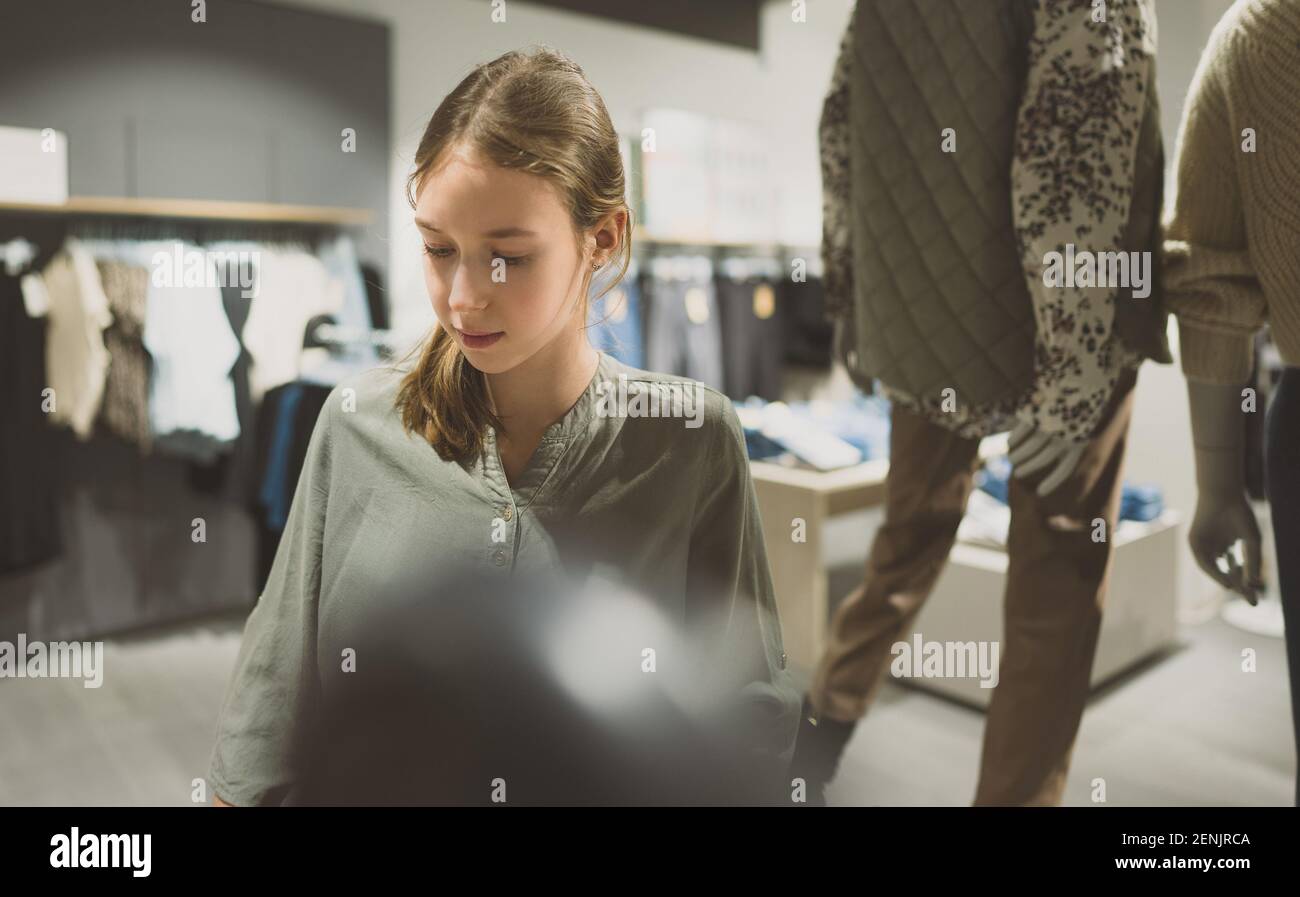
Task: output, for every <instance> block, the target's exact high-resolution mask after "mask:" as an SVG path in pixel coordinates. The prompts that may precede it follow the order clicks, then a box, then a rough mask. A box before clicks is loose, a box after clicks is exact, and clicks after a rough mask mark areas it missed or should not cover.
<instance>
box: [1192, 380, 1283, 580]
mask: <svg viewBox="0 0 1300 897" xmlns="http://www.w3.org/2000/svg"><path fill="white" fill-rule="evenodd" d="M1187 397H1188V403H1189V406H1190V410H1191V415H1192V445H1193V448H1192V451H1193V452H1194V454H1195V456H1196V495H1197V498H1196V516H1195V517H1194V518H1193V519H1192V527H1191V530H1190V531H1189V532H1188V534H1187V541H1188V542H1189V543H1190V545H1191V549H1192V555H1193V556H1194V557H1195V558H1196V563H1197V564H1198V565H1200V568H1201V569H1202V570H1204V571H1205V573H1206V574H1207V575H1208V576H1209V577H1210V578H1211V579H1213V580H1214V581H1215V582H1217V583H1218V584H1219V585H1221V586H1223V587H1224V588H1225V589H1231V590H1232V591H1234V592H1239V593H1241V594H1242V595H1243V596H1245V598H1246V600H1247V601H1249V602H1250V603H1251V604H1252V605H1253V604H1257V603H1258V602H1259V597H1258V593H1259V592H1260V591H1262V590H1263V588H1264V583H1263V580H1262V579H1261V578H1260V563H1259V546H1260V538H1259V525H1258V524H1257V523H1256V522H1255V512H1254V511H1253V510H1251V507H1250V502H1249V501H1248V500H1247V498H1246V474H1245V471H1246V464H1245V437H1244V434H1245V428H1244V427H1243V426H1242V417H1241V415H1242V410H1241V385H1240V384H1219V383H1203V382H1200V381H1193V380H1189V381H1188V382H1187ZM1238 540H1241V542H1242V554H1243V556H1244V557H1245V562H1246V563H1245V566H1244V567H1243V566H1242V565H1241V564H1240V563H1238V561H1237V558H1236V557H1235V555H1234V554H1233V552H1232V551H1231V549H1232V547H1233V546H1234V545H1235V544H1236V543H1237V541H1238ZM1220 560H1222V562H1223V565H1224V568H1225V569H1220V568H1219V563H1220Z"/></svg>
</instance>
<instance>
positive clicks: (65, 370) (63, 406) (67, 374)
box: [41, 239, 113, 441]
mask: <svg viewBox="0 0 1300 897" xmlns="http://www.w3.org/2000/svg"><path fill="white" fill-rule="evenodd" d="M41 277H42V280H43V281H44V285H45V292H46V294H47V295H48V297H49V303H50V308H49V316H48V319H49V323H48V325H47V328H46V354H45V366H46V373H45V381H46V384H47V385H48V386H49V387H50V388H51V389H52V390H54V393H53V408H52V410H51V412H50V419H51V420H53V421H55V422H57V423H61V424H66V425H68V426H70V427H71V428H72V431H73V432H74V433H75V434H76V435H77V438H78V439H81V440H83V441H84V440H87V439H89V438H90V436H91V432H92V430H93V428H94V423H95V416H96V414H98V412H99V406H100V403H101V402H102V401H103V397H104V385H105V382H106V380H107V377H108V365H109V354H108V348H107V347H106V346H105V345H104V330H105V329H106V328H107V327H108V326H109V325H110V324H112V323H113V315H112V312H111V311H110V310H109V306H108V297H107V296H105V295H104V289H103V286H102V284H101V283H100V280H99V271H98V269H97V268H96V267H95V262H94V259H93V258H91V256H90V254H89V253H88V252H87V251H86V250H85V249H84V248H83V247H82V246H81V245H80V244H79V243H78V242H77V241H76V240H74V239H69V240H67V241H66V242H65V243H64V246H63V249H61V250H60V251H59V252H58V254H57V255H55V256H54V258H53V259H51V260H50V262H49V264H47V265H46V266H45V270H44V271H43V272H42V274H41Z"/></svg>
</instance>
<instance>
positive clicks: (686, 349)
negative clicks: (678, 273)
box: [641, 277, 724, 390]
mask: <svg viewBox="0 0 1300 897" xmlns="http://www.w3.org/2000/svg"><path fill="white" fill-rule="evenodd" d="M643 284H644V287H643V289H642V291H641V295H642V298H643V299H644V300H645V301H646V303H647V306H648V307H647V309H646V335H645V346H646V350H645V361H646V368H647V369H648V370H651V371H659V372H661V373H664V374H676V375H678V376H682V377H690V378H691V379H692V380H699V381H700V382H701V383H703V384H704V385H706V386H712V387H713V388H714V389H717V390H722V389H723V388H724V386H723V375H722V327H721V325H720V324H719V322H718V301H717V292H716V290H715V289H714V286H713V281H712V280H668V279H663V278H657V277H646V278H645V280H644V282H643Z"/></svg>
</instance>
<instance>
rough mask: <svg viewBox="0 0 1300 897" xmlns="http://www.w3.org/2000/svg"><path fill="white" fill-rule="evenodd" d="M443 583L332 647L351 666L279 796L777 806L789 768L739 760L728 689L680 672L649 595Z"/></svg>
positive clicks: (382, 801)
mask: <svg viewBox="0 0 1300 897" xmlns="http://www.w3.org/2000/svg"><path fill="white" fill-rule="evenodd" d="M438 578H439V581H440V584H439V585H437V586H433V587H430V586H427V585H426V586H422V587H415V588H409V589H405V590H394V592H393V594H392V595H389V596H386V597H385V599H384V600H381V601H378V602H375V606H377V607H378V608H379V609H378V610H377V611H376V612H375V613H373V614H371V613H370V612H369V610H368V611H367V614H368V616H367V618H366V620H365V621H364V624H363V625H362V628H361V629H360V630H359V631H358V632H357V638H356V639H355V644H353V645H349V646H342V647H355V649H356V657H357V668H356V671H355V672H351V673H345V672H338V673H330V674H327V675H326V677H325V679H326V681H322V692H323V694H324V695H325V697H324V698H323V701H322V705H323V706H322V708H321V716H320V728H319V730H317V732H316V734H315V737H314V738H313V743H312V745H311V747H310V750H311V753H312V757H311V760H310V763H309V764H308V767H309V771H308V773H307V775H306V776H305V778H304V779H303V780H301V781H300V782H299V783H298V785H297V786H296V787H295V789H294V791H293V793H292V794H291V795H290V797H289V800H288V801H287V803H290V804H307V805H312V804H317V805H318V804H328V805H453V806H473V805H482V806H491V805H494V804H495V803H499V802H500V801H494V800H493V797H494V793H495V794H496V795H497V796H498V797H500V796H501V790H500V786H501V784H502V783H504V797H505V801H504V803H505V805H507V806H520V805H522V806H575V805H577V806H580V805H635V806H648V805H754V804H762V803H769V802H774V801H775V799H776V792H775V791H774V790H773V789H774V788H775V787H776V786H777V785H778V781H777V780H778V779H779V778H780V777H781V776H780V775H779V774H778V772H779V773H783V772H784V770H780V771H778V770H774V769H772V768H771V767H770V766H769V765H767V764H766V762H765V761H762V760H757V759H753V758H752V757H751V751H750V750H749V745H751V744H753V740H752V739H751V738H749V737H747V733H746V730H745V725H744V724H743V723H742V722H741V721H740V716H739V714H737V713H733V712H731V711H730V710H729V709H728V708H729V707H731V706H732V703H731V699H732V698H735V697H736V695H735V694H734V693H733V694H731V695H728V692H727V686H726V684H725V683H711V682H710V683H706V682H702V681H699V680H698V679H695V678H693V677H692V675H691V674H690V673H689V672H688V670H689V664H688V663H687V662H686V661H687V657H688V655H689V653H690V652H689V651H688V649H687V647H686V640H684V639H682V638H681V637H680V636H681V635H682V633H679V632H675V631H673V628H672V627H670V626H667V625H666V624H664V623H663V618H662V617H660V616H659V615H658V614H657V613H656V612H655V611H654V610H653V608H651V607H650V606H648V605H647V604H645V603H644V602H643V601H640V600H638V599H634V598H631V597H629V596H627V595H626V594H616V592H615V590H613V589H609V590H606V589H599V588H598V589H594V590H590V591H582V590H579V589H575V588H569V587H566V586H564V585H561V584H558V583H551V584H545V585H544V584H540V583H527V584H523V583H520V582H519V581H518V580H516V581H509V580H506V579H502V580H500V581H499V582H498V583H495V584H492V585H489V584H487V583H485V582H484V581H483V580H484V577H483V576H482V575H481V574H478V575H464V576H456V577H453V578H449V579H448V578H444V577H443V576H439V577H438ZM334 647H336V646H332V645H331V646H329V648H327V649H325V650H331V649H333V648H334ZM342 647H340V648H339V651H337V652H335V653H334V656H336V657H337V656H340V653H341V650H342ZM646 647H650V648H653V649H654V651H655V655H656V659H657V667H658V669H657V670H656V671H655V672H645V671H643V669H642V662H643V655H642V650H643V648H646ZM494 789H495V790H494Z"/></svg>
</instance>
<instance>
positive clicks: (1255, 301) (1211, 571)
mask: <svg viewBox="0 0 1300 897" xmlns="http://www.w3.org/2000/svg"><path fill="white" fill-rule="evenodd" d="M1298 92H1300V4H1296V3H1295V2H1294V0H1239V2H1238V3H1237V4H1236V5H1234V6H1233V7H1232V8H1231V9H1230V10H1228V12H1227V13H1226V14H1225V15H1224V17H1223V19H1222V20H1220V22H1219V23H1218V25H1217V26H1215V29H1214V33H1213V34H1211V36H1210V40H1209V42H1208V44H1207V45H1206V48H1205V51H1204V53H1203V54H1202V56H1201V61H1200V64H1199V65H1198V67H1197V70H1196V75H1195V78H1194V79H1193V82H1192V86H1191V89H1190V91H1189V93H1188V98H1187V105H1186V107H1185V111H1184V115H1183V121H1182V126H1181V130H1180V134H1179V140H1178V165H1177V171H1178V193H1177V200H1176V202H1175V203H1174V206H1173V209H1172V212H1171V215H1170V218H1169V222H1168V224H1167V227H1166V241H1165V284H1166V291H1167V295H1166V301H1167V303H1168V305H1169V308H1170V309H1171V310H1172V311H1173V312H1174V314H1175V315H1176V316H1177V318H1178V329H1179V335H1180V344H1181V349H1182V368H1183V373H1184V374H1185V375H1186V377H1187V395H1188V401H1189V403H1190V409H1191V418H1192V439H1193V447H1194V450H1195V454H1196V485H1197V492H1198V495H1197V503H1196V515H1195V517H1194V518H1193V520H1192V525H1191V528H1190V530H1189V533H1188V538H1189V541H1190V544H1191V549H1192V553H1193V554H1194V555H1195V557H1196V561H1197V563H1198V564H1199V565H1200V567H1201V569H1202V570H1204V571H1205V572H1206V574H1207V575H1209V576H1210V577H1211V578H1212V579H1213V580H1214V581H1215V582H1217V583H1219V585H1221V586H1223V587H1224V588H1225V589H1228V590H1230V591H1233V592H1236V593H1238V594H1240V595H1241V596H1243V597H1244V598H1245V599H1246V600H1247V601H1249V602H1250V603H1251V604H1254V603H1256V602H1257V601H1258V600H1259V593H1260V591H1261V590H1262V589H1263V585H1264V584H1263V578H1262V574H1261V571H1260V532H1259V527H1258V526H1257V524H1256V522H1255V517H1254V514H1253V513H1252V511H1251V507H1250V504H1249V502H1248V500H1247V493H1246V484H1245V476H1244V463H1243V461H1244V457H1243V454H1244V435H1243V434H1244V429H1245V428H1244V427H1243V421H1242V415H1243V414H1246V413H1257V412H1255V409H1254V408H1253V407H1251V406H1247V405H1245V404H1244V402H1243V398H1244V394H1243V390H1244V388H1245V387H1246V385H1247V383H1248V381H1249V379H1250V371H1251V367H1252V361H1253V356H1254V349H1255V347H1254V339H1255V335H1256V334H1257V333H1258V332H1259V331H1260V330H1261V329H1262V328H1263V327H1264V325H1265V324H1266V323H1267V324H1268V325H1269V330H1270V335H1271V337H1272V339H1273V342H1274V343H1275V344H1276V346H1277V351H1278V354H1279V356H1280V357H1281V359H1282V362H1283V364H1284V365H1285V367H1284V368H1283V371H1282V375H1281V378H1280V379H1279V381H1278V383H1277V386H1276V389H1275V390H1274V392H1273V398H1272V401H1271V403H1270V405H1269V408H1268V410H1267V421H1266V437H1265V442H1266V453H1265V465H1264V466H1265V492H1266V495H1267V497H1268V502H1269V506H1270V510H1271V514H1272V517H1273V535H1274V539H1275V541H1276V543H1277V564H1278V571H1277V573H1278V586H1279V589H1278V591H1279V593H1280V596H1281V602H1282V617H1283V620H1284V622H1285V636H1286V645H1287V662H1288V668H1289V673H1290V679H1291V683H1290V684H1291V716H1292V724H1293V727H1294V729H1295V737H1296V742H1297V745H1298V746H1300V564H1298V563H1297V562H1298V561H1300V523H1298V522H1297V516H1296V515H1297V510H1296V509H1297V507H1300V429H1297V419H1298V418H1300V402H1298V401H1297V391H1298V390H1300V225H1298V224H1297V220H1296V217H1295V209H1296V208H1298V207H1300V128H1297V124H1300V107H1297V105H1296V102H1295V97H1296V95H1297V93H1298ZM1238 542H1240V543H1241V544H1242V552H1241V554H1242V556H1241V558H1240V559H1238V558H1237V557H1235V556H1234V554H1233V552H1232V548H1233V546H1234V545H1235V544H1236V543H1238ZM1295 800H1296V803H1297V804H1298V805H1300V782H1298V783H1297V786H1296V794H1295Z"/></svg>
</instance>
